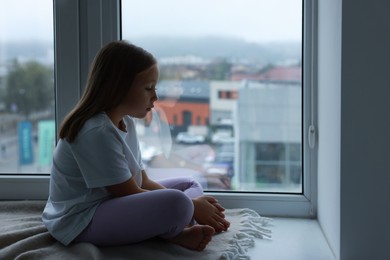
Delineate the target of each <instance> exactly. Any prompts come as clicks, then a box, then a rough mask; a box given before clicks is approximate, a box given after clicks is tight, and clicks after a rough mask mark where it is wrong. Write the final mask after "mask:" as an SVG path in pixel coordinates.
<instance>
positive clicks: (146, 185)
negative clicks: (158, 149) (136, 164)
mask: <svg viewBox="0 0 390 260" xmlns="http://www.w3.org/2000/svg"><path fill="white" fill-rule="evenodd" d="M141 187H142V188H143V189H145V190H160V189H165V187H164V186H162V185H161V184H159V183H157V182H155V181H153V180H151V179H149V177H148V175H147V174H146V172H145V171H144V170H142V186H141Z"/></svg>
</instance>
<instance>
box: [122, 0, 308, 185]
mask: <svg viewBox="0 0 390 260" xmlns="http://www.w3.org/2000/svg"><path fill="white" fill-rule="evenodd" d="M302 24H303V19H302V1H301V0H272V1H270V0H240V1H237V0H235V1H233V0H213V1H206V0H197V1H180V0H164V1H152V0H142V1H141V0H139V1H129V0H123V1H122V38H123V39H125V40H128V41H130V42H132V43H135V44H138V45H140V46H142V47H144V48H145V49H147V50H148V51H150V52H152V53H153V54H154V55H155V56H156V57H157V59H158V62H159V66H160V81H159V83H158V86H157V89H158V95H159V101H157V102H156V106H155V110H154V111H153V112H151V115H149V116H148V118H147V119H146V120H140V121H139V122H138V123H139V124H138V135H139V136H140V138H141V140H142V143H143V150H144V151H142V152H143V154H145V153H147V154H148V155H147V156H146V155H144V157H145V160H144V161H145V164H146V165H147V166H148V172H149V175H151V176H152V177H153V178H165V177H171V176H173V175H177V174H180V175H189V176H192V177H195V178H196V179H198V180H199V181H200V182H201V184H202V185H203V186H204V188H205V189H206V190H225V191H248V192H282V193H285V192H293V193H301V192H302V176H303V173H302V171H303V167H302V140H301V137H302V109H303V107H302V80H301V78H302V77H301V75H302ZM162 168H168V169H162Z"/></svg>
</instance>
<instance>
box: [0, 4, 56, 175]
mask: <svg viewBox="0 0 390 260" xmlns="http://www.w3.org/2000/svg"><path fill="white" fill-rule="evenodd" d="M53 45H54V44H53V1H51V0H37V1H29V0H14V1H1V7H0V137H1V138H0V146H1V151H0V174H17V173H49V168H50V165H51V157H52V151H53V149H54V144H55V138H54V137H55V121H54V120H55V119H54V76H53V68H54V51H53Z"/></svg>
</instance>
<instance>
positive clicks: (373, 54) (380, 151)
mask: <svg viewBox="0 0 390 260" xmlns="http://www.w3.org/2000/svg"><path fill="white" fill-rule="evenodd" d="M389 10H390V1H386V0H373V1H368V0H342V1H341V0H319V75H318V83H319V162H318V168H319V169H318V219H319V222H320V225H321V227H322V229H323V231H324V233H325V235H326V237H327V239H328V241H329V244H330V246H331V248H332V249H333V251H334V253H335V255H336V258H337V259H343V260H344V259H347V260H349V259H352V260H360V259H390V249H389V248H388V247H389V245H390V218H389V214H390V202H389V200H390V152H389V148H390V137H389V136H390V116H389V112H390V16H389V15H388V14H389ZM340 18H341V20H340ZM340 33H342V34H341V38H340ZM340 44H341V45H340ZM340 46H341V58H340Z"/></svg>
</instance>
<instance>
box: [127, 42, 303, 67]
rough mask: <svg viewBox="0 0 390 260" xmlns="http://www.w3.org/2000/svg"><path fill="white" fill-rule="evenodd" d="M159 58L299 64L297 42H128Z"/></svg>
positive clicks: (299, 48) (299, 54)
mask: <svg viewBox="0 0 390 260" xmlns="http://www.w3.org/2000/svg"><path fill="white" fill-rule="evenodd" d="M128 40H129V41H131V42H133V43H135V44H138V45H140V46H142V47H144V48H145V49H147V50H149V51H150V52H152V53H153V54H154V55H156V56H157V57H159V58H163V57H164V58H165V57H175V56H184V55H194V56H199V57H202V58H206V59H207V58H210V59H212V58H227V59H229V60H233V61H234V60H240V61H248V62H256V63H263V64H264V63H280V62H284V61H286V60H296V61H300V60H301V44H300V43H298V42H283V43H281V42H280V43H267V44H257V43H251V42H246V41H244V40H241V39H235V38H225V37H202V38H189V37H163V36H161V37H143V38H129V39H128Z"/></svg>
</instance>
